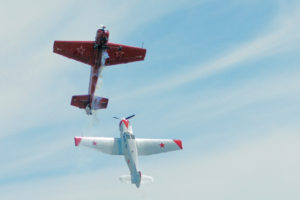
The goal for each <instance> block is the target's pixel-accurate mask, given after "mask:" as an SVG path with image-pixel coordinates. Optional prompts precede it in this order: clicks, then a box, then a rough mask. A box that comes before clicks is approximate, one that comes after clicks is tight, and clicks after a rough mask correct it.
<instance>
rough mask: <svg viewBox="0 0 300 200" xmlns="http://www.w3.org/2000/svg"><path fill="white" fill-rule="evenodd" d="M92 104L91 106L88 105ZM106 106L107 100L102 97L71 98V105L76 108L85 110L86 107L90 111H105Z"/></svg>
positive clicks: (82, 96) (78, 96) (77, 96)
mask: <svg viewBox="0 0 300 200" xmlns="http://www.w3.org/2000/svg"><path fill="white" fill-rule="evenodd" d="M91 103H92V105H90V104H91ZM107 104H108V99H107V98H103V97H97V96H94V98H93V99H91V95H76V96H72V100H71V105H72V106H76V107H78V108H82V109H86V108H87V106H89V107H90V109H91V110H97V109H105V108H106V107H107Z"/></svg>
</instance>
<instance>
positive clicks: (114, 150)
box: [75, 137, 182, 156]
mask: <svg viewBox="0 0 300 200" xmlns="http://www.w3.org/2000/svg"><path fill="white" fill-rule="evenodd" d="M76 140H79V141H77V142H78V143H77V145H79V144H80V145H83V146H87V147H90V148H93V149H96V150H98V151H101V152H103V153H106V154H111V155H123V151H122V141H121V139H120V138H113V137H75V143H76ZM135 142H136V148H137V152H138V155H140V156H144V155H152V154H158V153H165V152H169V151H176V150H181V149H182V143H181V141H180V140H172V139H142V138H136V139H135ZM77 145H76V146H77Z"/></svg>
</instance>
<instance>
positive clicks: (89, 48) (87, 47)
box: [53, 41, 95, 65]
mask: <svg viewBox="0 0 300 200" xmlns="http://www.w3.org/2000/svg"><path fill="white" fill-rule="evenodd" d="M94 43H95V42H94V41H54V45H53V52H54V53H57V54H60V55H63V56H66V57H68V58H71V59H74V60H77V61H79V62H82V63H85V64H88V65H93V64H94V60H93V56H94Z"/></svg>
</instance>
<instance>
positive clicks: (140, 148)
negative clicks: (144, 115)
mask: <svg viewBox="0 0 300 200" xmlns="http://www.w3.org/2000/svg"><path fill="white" fill-rule="evenodd" d="M135 141H136V148H137V152H138V155H143V156H145V155H152V154H157V153H165V152H168V151H176V150H180V149H182V142H181V140H171V139H141V138H136V139H135Z"/></svg>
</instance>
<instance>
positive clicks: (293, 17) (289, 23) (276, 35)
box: [119, 7, 300, 99]
mask: <svg viewBox="0 0 300 200" xmlns="http://www.w3.org/2000/svg"><path fill="white" fill-rule="evenodd" d="M299 10H300V9H299V8H298V7H296V8H294V9H292V10H289V12H288V13H284V14H282V13H280V14H279V16H277V18H276V19H275V20H274V21H273V24H271V25H270V26H269V27H268V30H263V32H262V33H261V35H258V36H257V37H256V38H254V39H253V40H250V41H247V42H245V43H244V44H241V45H236V46H235V47H234V48H233V49H232V50H229V51H227V52H225V53H223V54H222V55H220V56H219V57H216V58H214V59H213V60H211V61H208V62H206V63H203V62H201V63H200V64H197V65H194V66H189V67H184V70H182V71H181V72H179V73H178V72H176V74H173V75H171V76H169V77H167V78H164V79H163V80H158V81H156V82H155V83H154V84H151V85H149V84H148V85H146V86H143V87H141V88H139V89H137V90H135V91H133V92H129V93H126V94H124V95H119V99H123V98H136V97H138V96H143V95H147V94H148V95H154V94H157V93H161V92H164V91H166V90H170V89H174V88H177V87H179V86H181V85H184V84H187V83H190V82H192V81H195V80H197V79H203V78H206V77H209V76H213V75H216V74H218V73H222V72H224V71H226V70H232V69H234V68H239V67H241V66H243V63H245V62H249V61H253V60H259V59H262V58H266V57H268V56H271V55H276V54H279V53H282V52H286V51H291V50H294V49H299V48H298V46H297V45H296V44H297V43H298V42H299V40H300V36H299V35H300V34H299V33H300V23H299V21H300V20H299V19H300V15H299Z"/></svg>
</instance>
